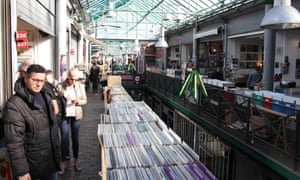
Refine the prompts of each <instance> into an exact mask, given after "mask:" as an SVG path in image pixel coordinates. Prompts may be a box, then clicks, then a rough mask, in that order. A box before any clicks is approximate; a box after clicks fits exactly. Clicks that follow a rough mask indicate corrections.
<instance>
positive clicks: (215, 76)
mask: <svg viewBox="0 0 300 180" xmlns="http://www.w3.org/2000/svg"><path fill="white" fill-rule="evenodd" d="M210 78H212V79H218V80H223V79H224V78H223V73H222V68H221V67H217V68H216V69H215V71H214V72H213V73H212V75H211V77H210Z"/></svg>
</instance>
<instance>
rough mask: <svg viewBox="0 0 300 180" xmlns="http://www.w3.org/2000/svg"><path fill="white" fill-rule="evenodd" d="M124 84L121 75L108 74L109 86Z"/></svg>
mask: <svg viewBox="0 0 300 180" xmlns="http://www.w3.org/2000/svg"><path fill="white" fill-rule="evenodd" d="M121 85H122V78H121V76H115V75H109V76H107V86H108V87H111V86H121Z"/></svg>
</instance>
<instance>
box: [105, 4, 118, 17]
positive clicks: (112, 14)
mask: <svg viewBox="0 0 300 180" xmlns="http://www.w3.org/2000/svg"><path fill="white" fill-rule="evenodd" d="M116 16H117V14H116V12H115V11H114V1H112V0H110V1H109V2H108V12H107V14H106V17H107V18H114V17H116Z"/></svg>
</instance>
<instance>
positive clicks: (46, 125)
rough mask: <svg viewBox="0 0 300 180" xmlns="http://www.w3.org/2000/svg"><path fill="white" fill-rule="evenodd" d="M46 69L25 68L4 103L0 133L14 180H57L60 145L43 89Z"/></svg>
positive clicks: (47, 95) (50, 107) (49, 102)
mask: <svg viewBox="0 0 300 180" xmlns="http://www.w3.org/2000/svg"><path fill="white" fill-rule="evenodd" d="M45 80H46V70H45V68H44V67H42V66H41V65H38V64H32V65H30V66H29V67H28V69H27V71H26V74H25V76H24V77H23V78H20V79H19V81H17V82H16V83H19V84H17V86H15V94H14V95H13V96H12V97H11V98H10V99H9V100H8V101H7V104H6V108H5V112H4V117H3V119H4V134H5V142H6V147H7V150H8V154H9V157H10V161H11V166H12V172H13V176H14V178H15V179H18V180H32V179H40V180H57V179H58V176H57V171H59V160H60V153H59V149H60V143H59V136H58V124H57V120H56V117H55V114H54V109H53V106H52V105H49V104H51V102H52V98H51V97H50V96H49V94H48V93H47V92H46V91H45V89H44V84H45Z"/></svg>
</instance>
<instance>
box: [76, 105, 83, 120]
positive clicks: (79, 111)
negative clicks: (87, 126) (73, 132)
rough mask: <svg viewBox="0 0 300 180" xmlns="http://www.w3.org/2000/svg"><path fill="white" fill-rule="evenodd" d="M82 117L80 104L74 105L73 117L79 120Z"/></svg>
mask: <svg viewBox="0 0 300 180" xmlns="http://www.w3.org/2000/svg"><path fill="white" fill-rule="evenodd" d="M82 117H83V109H82V107H81V106H75V119H76V120H80V119H82Z"/></svg>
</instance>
